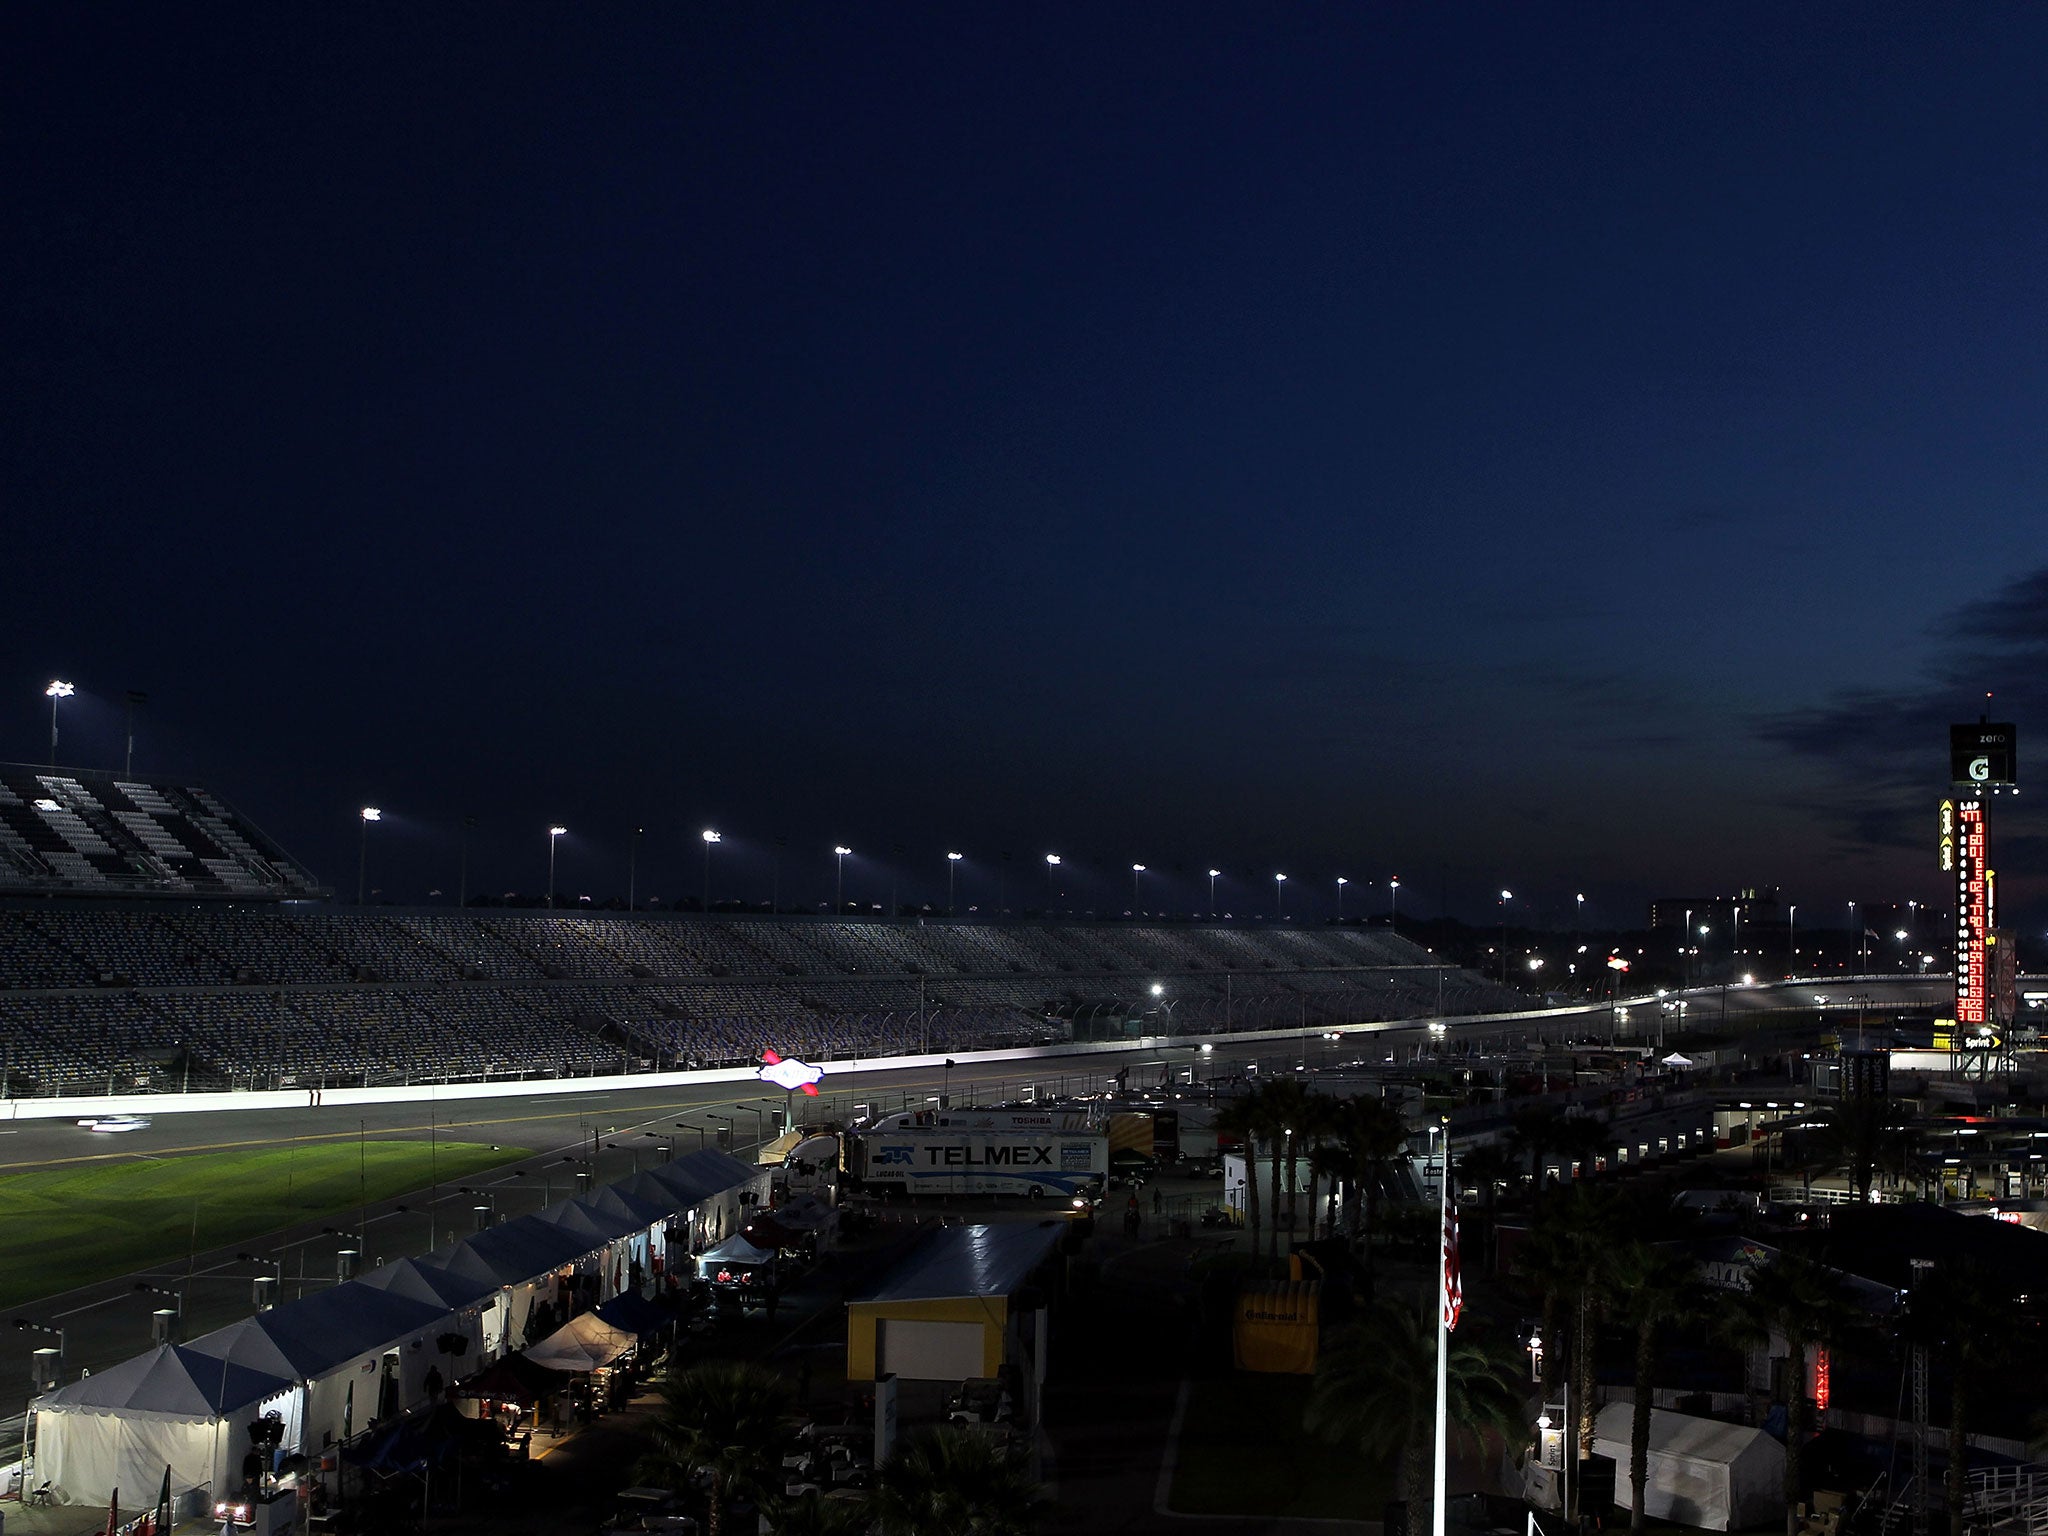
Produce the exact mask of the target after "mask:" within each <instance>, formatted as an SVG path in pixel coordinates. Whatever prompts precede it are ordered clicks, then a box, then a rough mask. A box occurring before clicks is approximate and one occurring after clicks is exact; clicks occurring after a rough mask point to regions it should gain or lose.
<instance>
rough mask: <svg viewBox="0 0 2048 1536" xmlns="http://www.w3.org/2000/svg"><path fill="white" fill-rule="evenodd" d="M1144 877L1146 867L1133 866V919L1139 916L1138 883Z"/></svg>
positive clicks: (1140, 865)
mask: <svg viewBox="0 0 2048 1536" xmlns="http://www.w3.org/2000/svg"><path fill="white" fill-rule="evenodd" d="M1144 875H1145V866H1144V865H1142V864H1133V865H1132V866H1131V916H1133V917H1136V916H1137V915H1138V882H1139V881H1140V880H1141V879H1143V878H1144Z"/></svg>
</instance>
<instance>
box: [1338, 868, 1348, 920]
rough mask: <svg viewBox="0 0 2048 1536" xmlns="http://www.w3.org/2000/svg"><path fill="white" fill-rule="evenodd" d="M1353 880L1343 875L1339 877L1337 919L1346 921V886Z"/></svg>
mask: <svg viewBox="0 0 2048 1536" xmlns="http://www.w3.org/2000/svg"><path fill="white" fill-rule="evenodd" d="M1350 883H1351V882H1350V881H1349V880H1347V879H1345V878H1344V877H1343V876H1342V875H1339V876H1338V877H1337V921H1338V922H1340V923H1341V922H1343V921H1344V887H1345V886H1347V885H1349V884H1350Z"/></svg>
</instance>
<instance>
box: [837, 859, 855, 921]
mask: <svg viewBox="0 0 2048 1536" xmlns="http://www.w3.org/2000/svg"><path fill="white" fill-rule="evenodd" d="M851 852H853V850H852V849H851V848H848V847H847V846H846V845H845V844H843V843H834V844H833V845H832V857H833V858H835V859H837V860H838V861H839V862H838V863H837V864H836V865H834V866H833V872H832V915H833V916H834V917H843V916H845V914H846V856H847V855H848V854H849V853H851Z"/></svg>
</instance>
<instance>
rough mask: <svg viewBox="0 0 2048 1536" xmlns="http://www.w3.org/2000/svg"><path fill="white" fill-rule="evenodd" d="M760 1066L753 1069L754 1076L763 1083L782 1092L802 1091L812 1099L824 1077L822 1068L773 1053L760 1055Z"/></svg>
mask: <svg viewBox="0 0 2048 1536" xmlns="http://www.w3.org/2000/svg"><path fill="white" fill-rule="evenodd" d="M761 1061H762V1063H763V1064H762V1065H761V1066H759V1067H756V1068H755V1069H754V1075H755V1076H756V1077H758V1078H760V1079H761V1081H762V1082H764V1083H773V1084H774V1085H775V1086H776V1087H778V1088H780V1089H782V1090H783V1091H784V1092H790V1091H792V1090H795V1089H802V1090H803V1091H804V1092H805V1093H808V1094H809V1095H810V1096H811V1097H812V1098H814V1099H815V1098H816V1097H817V1096H818V1079H819V1078H821V1077H823V1076H824V1075H825V1069H824V1068H823V1067H814V1066H812V1065H811V1064H810V1063H809V1062H807V1061H798V1060H797V1059H796V1058H795V1057H794V1056H778V1055H777V1054H776V1053H775V1052H773V1051H763V1052H762V1053H761Z"/></svg>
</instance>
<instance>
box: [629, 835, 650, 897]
mask: <svg viewBox="0 0 2048 1536" xmlns="http://www.w3.org/2000/svg"><path fill="white" fill-rule="evenodd" d="M646 831H647V829H646V828H645V827H635V828H634V829H633V839H632V841H631V842H630V843H628V844H627V845H626V910H627V911H628V912H631V911H632V910H633V901H634V898H635V897H636V896H637V895H638V894H639V891H638V886H639V880H640V839H641V837H642V835H643V834H645V832H646Z"/></svg>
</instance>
